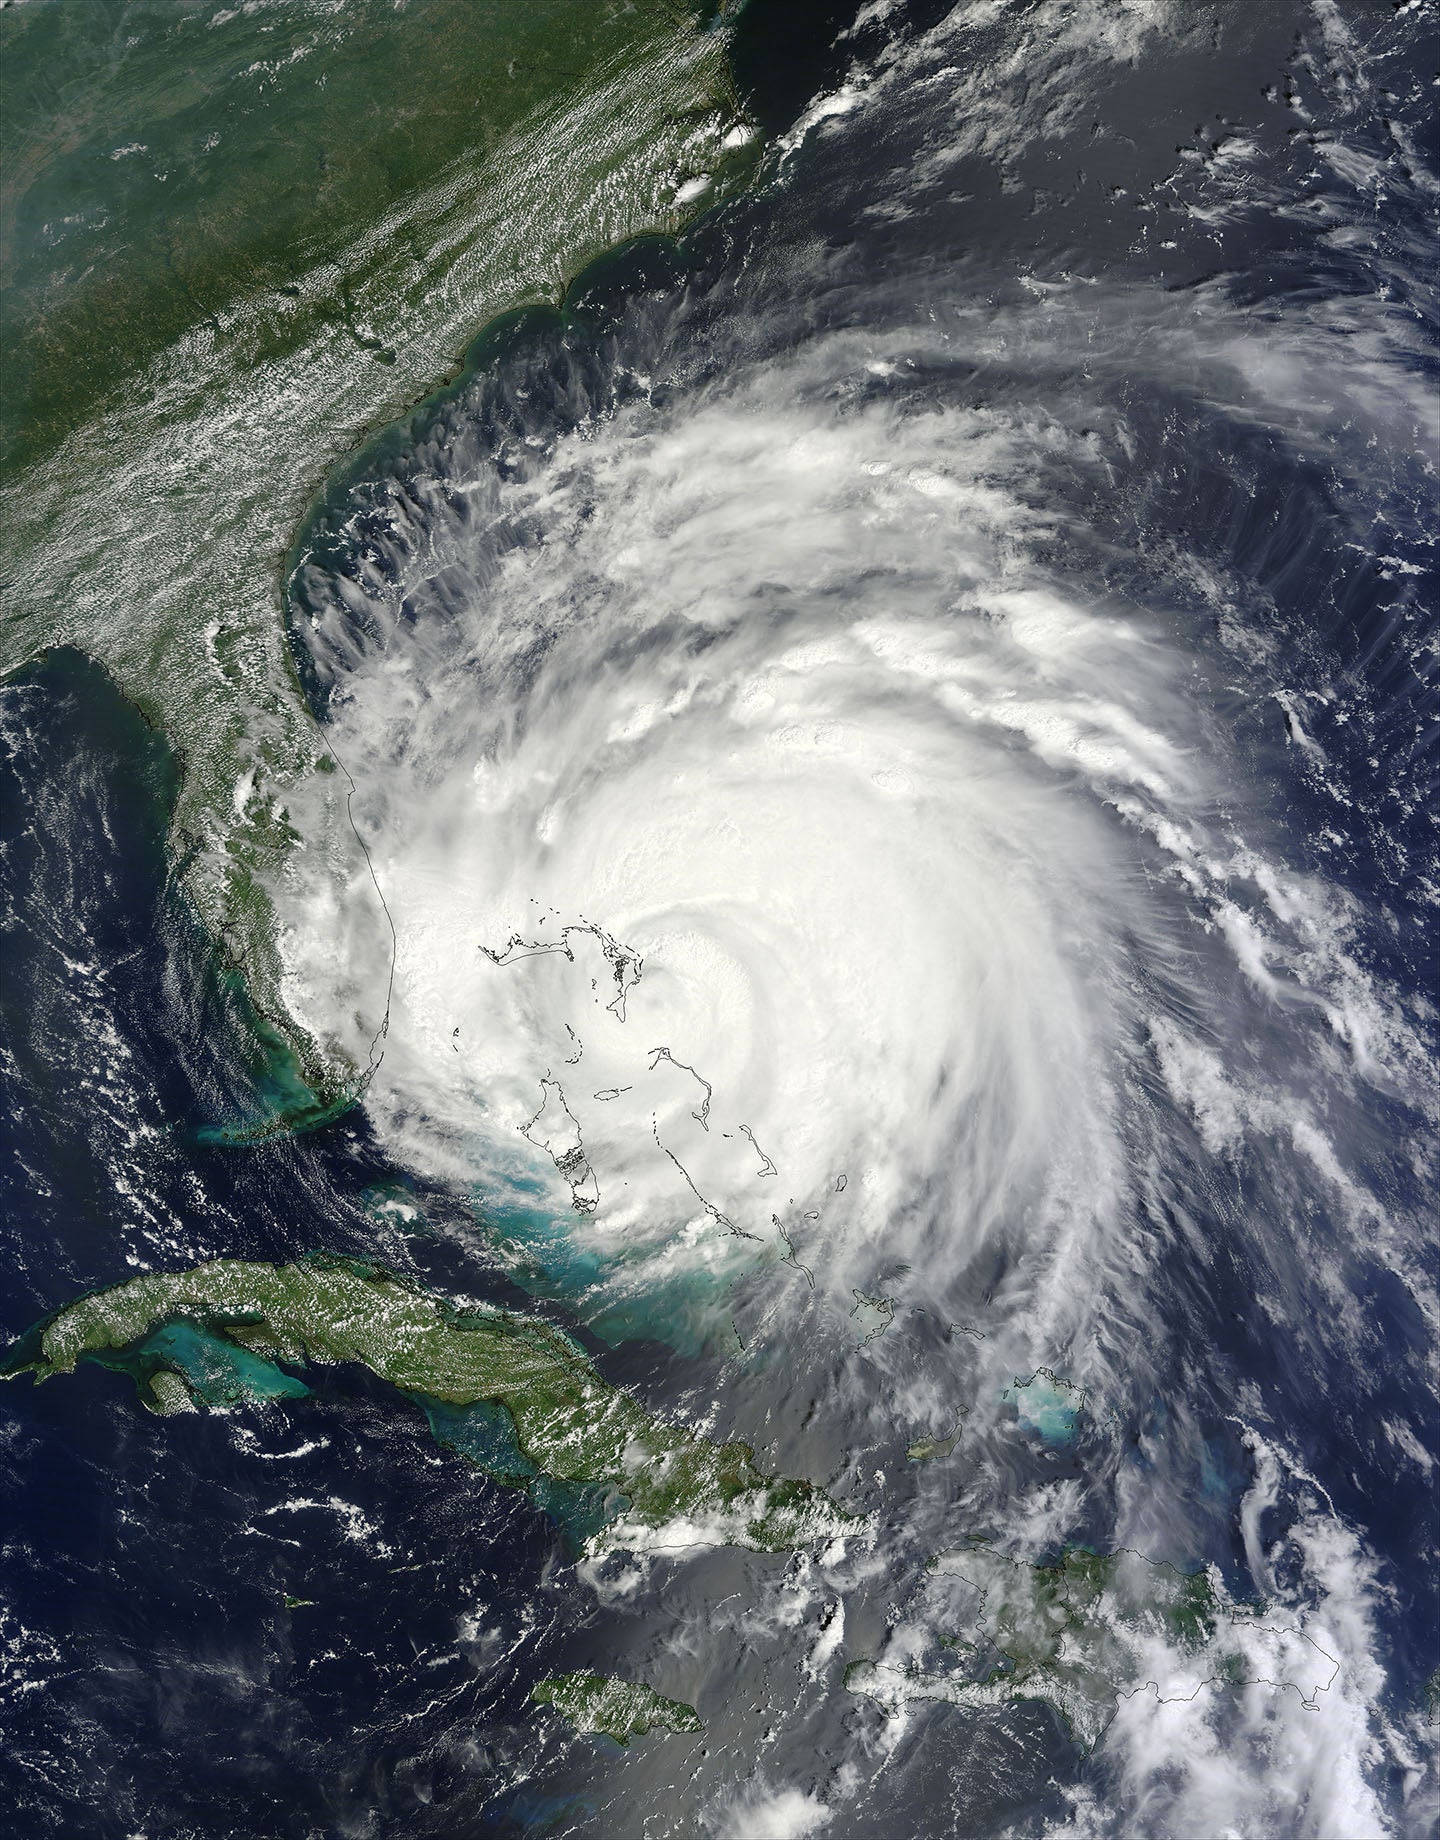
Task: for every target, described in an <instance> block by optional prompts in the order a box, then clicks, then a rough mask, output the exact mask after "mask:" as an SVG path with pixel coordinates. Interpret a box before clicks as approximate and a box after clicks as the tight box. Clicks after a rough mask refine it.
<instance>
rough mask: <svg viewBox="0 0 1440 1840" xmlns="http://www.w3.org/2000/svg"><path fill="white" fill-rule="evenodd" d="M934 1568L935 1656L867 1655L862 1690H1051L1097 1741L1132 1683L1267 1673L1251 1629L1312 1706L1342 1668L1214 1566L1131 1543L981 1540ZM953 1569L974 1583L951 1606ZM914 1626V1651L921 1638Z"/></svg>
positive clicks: (850, 1678)
mask: <svg viewBox="0 0 1440 1840" xmlns="http://www.w3.org/2000/svg"><path fill="white" fill-rule="evenodd" d="M931 1575H932V1586H934V1587H938V1588H939V1590H940V1591H941V1592H942V1593H943V1594H944V1597H945V1601H946V1603H947V1605H949V1606H950V1607H949V1608H948V1609H946V1610H942V1611H941V1612H940V1613H939V1625H938V1633H937V1634H936V1635H935V1638H934V1647H935V1650H936V1651H937V1653H936V1655H935V1659H934V1664H933V1665H931V1664H929V1663H928V1662H922V1661H917V1660H913V1659H909V1658H907V1660H906V1661H905V1662H904V1663H903V1664H890V1663H887V1662H886V1661H884V1659H883V1658H882V1659H880V1660H867V1661H858V1662H855V1663H853V1664H852V1665H851V1666H850V1668H849V1669H848V1670H847V1672H846V1676H845V1684H846V1686H847V1687H848V1688H849V1690H850V1691H851V1692H852V1693H857V1694H861V1695H863V1696H864V1697H866V1698H869V1699H874V1700H878V1701H879V1702H881V1703H882V1704H883V1705H886V1706H888V1707H890V1708H891V1709H898V1708H900V1707H903V1706H904V1705H906V1704H907V1703H908V1702H910V1701H914V1700H945V1701H949V1702H950V1703H952V1704H954V1705H961V1706H974V1707H984V1706H1003V1705H1008V1704H1011V1703H1013V1702H1015V1701H1017V1700H1040V1701H1044V1702H1045V1703H1046V1704H1048V1705H1050V1706H1052V1707H1053V1708H1054V1710H1055V1711H1056V1712H1057V1713H1058V1714H1059V1715H1060V1717H1061V1718H1062V1719H1063V1720H1064V1721H1065V1723H1066V1724H1067V1725H1068V1726H1069V1728H1070V1730H1071V1732H1072V1733H1073V1734H1074V1737H1075V1739H1076V1742H1077V1743H1078V1744H1079V1746H1080V1747H1081V1749H1082V1750H1085V1751H1090V1750H1092V1749H1093V1748H1094V1746H1095V1745H1096V1743H1098V1741H1099V1739H1100V1737H1101V1735H1102V1734H1103V1732H1104V1731H1105V1728H1106V1726H1107V1725H1109V1723H1110V1721H1111V1720H1112V1719H1113V1718H1114V1716H1115V1712H1116V1708H1117V1707H1118V1705H1119V1702H1120V1699H1121V1697H1122V1696H1123V1695H1126V1694H1130V1693H1135V1692H1139V1691H1143V1690H1145V1689H1146V1688H1150V1689H1153V1690H1154V1691H1155V1692H1156V1693H1157V1695H1158V1696H1159V1697H1160V1698H1161V1699H1167V1700H1188V1699H1192V1698H1194V1696H1195V1695H1196V1694H1197V1693H1198V1692H1199V1691H1200V1689H1201V1688H1202V1687H1203V1686H1205V1685H1206V1684H1207V1683H1210V1682H1220V1683H1223V1684H1226V1685H1231V1686H1239V1685H1244V1684H1248V1683H1251V1682H1253V1681H1255V1680H1256V1679H1257V1678H1259V1676H1257V1674H1256V1670H1255V1666H1254V1662H1253V1660H1252V1658H1251V1653H1250V1650H1249V1648H1247V1642H1250V1643H1252V1644H1253V1641H1254V1639H1255V1637H1256V1635H1257V1632H1258V1634H1259V1636H1260V1637H1261V1638H1263V1641H1264V1643H1265V1645H1266V1646H1267V1647H1268V1649H1269V1650H1270V1651H1271V1652H1272V1654H1273V1656H1274V1660H1275V1666H1276V1669H1277V1672H1276V1674H1275V1676H1274V1677H1273V1678H1270V1677H1268V1676H1267V1677H1266V1678H1267V1679H1268V1684H1270V1685H1273V1686H1286V1687H1293V1688H1295V1690H1296V1691H1298V1692H1299V1693H1300V1695H1301V1698H1302V1699H1303V1700H1304V1702H1305V1704H1306V1705H1307V1706H1308V1705H1313V1703H1314V1696H1315V1694H1316V1693H1319V1692H1323V1691H1324V1690H1325V1689H1326V1688H1327V1687H1328V1686H1329V1685H1330V1683H1331V1682H1332V1681H1333V1679H1334V1678H1335V1674H1336V1672H1337V1671H1338V1668H1337V1664H1336V1663H1335V1662H1334V1660H1333V1659H1332V1658H1331V1657H1330V1656H1328V1655H1326V1654H1325V1653H1324V1652H1323V1650H1321V1649H1320V1648H1318V1647H1317V1646H1316V1645H1315V1644H1314V1643H1313V1642H1311V1641H1310V1640H1309V1638H1308V1637H1306V1636H1304V1635H1302V1634H1301V1633H1300V1632H1299V1631H1298V1630H1294V1629H1290V1628H1287V1627H1284V1626H1281V1625H1275V1626H1272V1625H1270V1624H1268V1623H1266V1622H1264V1621H1263V1620H1262V1616H1261V1614H1260V1613H1259V1612H1258V1610H1257V1607H1256V1606H1253V1605H1235V1604H1233V1603H1231V1602H1229V1601H1228V1600H1227V1599H1225V1598H1224V1597H1223V1595H1222V1593H1221V1592H1220V1591H1219V1590H1218V1589H1217V1587H1216V1582H1215V1581H1214V1580H1213V1579H1212V1578H1211V1576H1210V1574H1209V1573H1207V1572H1203V1571H1202V1572H1184V1571H1180V1570H1178V1569H1177V1568H1176V1567H1174V1566H1171V1565H1165V1564H1162V1563H1157V1562H1156V1561H1153V1560H1150V1559H1146V1558H1145V1557H1143V1555H1141V1554H1140V1553H1136V1552H1132V1551H1128V1550H1127V1551H1121V1552H1117V1553H1095V1552H1090V1551H1087V1550H1085V1549H1083V1548H1074V1549H1072V1550H1070V1551H1069V1552H1067V1553H1065V1554H1064V1556H1063V1557H1062V1558H1061V1559H1060V1560H1059V1561H1058V1563H1056V1564H1054V1565H1029V1564H1026V1563H1024V1562H1023V1561H1020V1560H1015V1559H1009V1558H1006V1557H1005V1556H1004V1555H1003V1554H1001V1553H998V1552H996V1551H995V1550H994V1549H993V1548H992V1547H989V1546H985V1545H983V1544H980V1543H976V1544H973V1545H971V1546H968V1547H966V1548H963V1549H960V1550H957V1551H954V1552H947V1553H942V1554H940V1555H939V1556H938V1557H937V1558H936V1559H934V1560H933V1561H932V1562H931ZM955 1582H958V1583H959V1584H961V1585H962V1586H963V1585H968V1586H970V1587H971V1591H970V1602H969V1606H968V1610H967V1609H965V1608H961V1609H959V1610H958V1611H957V1610H956V1609H955V1608H954V1607H953V1593H952V1592H951V1590H950V1588H949V1587H950V1586H951V1585H952V1584H953V1583H955ZM947 1617H949V1618H954V1621H953V1622H951V1625H950V1627H949V1628H946V1627H945V1626H944V1625H945V1622H946V1620H947ZM906 1640H907V1643H908V1644H909V1646H908V1647H907V1650H906V1652H907V1657H908V1656H909V1655H910V1654H912V1653H913V1640H912V1639H911V1638H910V1637H908V1636H907V1638H906ZM1157 1672H1158V1673H1159V1674H1160V1676H1161V1677H1160V1678H1157V1677H1156V1676H1157Z"/></svg>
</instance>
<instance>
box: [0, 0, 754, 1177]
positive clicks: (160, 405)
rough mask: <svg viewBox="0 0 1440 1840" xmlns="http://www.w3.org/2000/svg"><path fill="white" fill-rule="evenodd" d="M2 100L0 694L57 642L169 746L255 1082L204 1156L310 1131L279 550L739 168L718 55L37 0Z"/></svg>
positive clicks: (589, 4) (211, 933) (317, 742)
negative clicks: (389, 433) (598, 265)
mask: <svg viewBox="0 0 1440 1840" xmlns="http://www.w3.org/2000/svg"><path fill="white" fill-rule="evenodd" d="M0 87H3V102H4V107H3V110H0V159H3V164H4V174H5V178H4V189H3V196H0V286H3V290H4V302H5V328H6V361H5V365H4V367H3V378H0V413H3V424H4V426H3V472H0V527H3V530H4V546H5V552H6V554H5V566H4V574H5V576H6V578H7V582H6V585H7V589H8V594H7V618H6V622H5V626H4V629H3V638H0V671H3V672H10V671H13V670H15V669H17V668H20V667H22V666H24V665H25V664H26V663H28V662H29V661H31V660H33V659H34V658H36V657H37V656H39V655H40V654H42V653H44V652H46V651H47V650H49V649H50V648H53V647H55V646H58V645H70V646H73V647H75V648H77V649H79V650H81V651H83V652H85V653H86V654H88V655H89V656H91V657H92V658H94V659H96V660H97V661H98V662H99V663H100V664H101V665H102V666H103V667H104V669H105V670H106V672H107V673H108V674H109V676H110V677H111V679H112V680H113V681H114V683H115V684H116V686H117V687H118V688H119V690H120V691H121V692H122V693H123V694H124V695H125V696H126V697H127V698H129V699H130V701H131V702H132V703H134V704H135V705H136V706H137V707H138V708H139V709H140V710H141V711H142V713H143V714H144V715H145V717H146V718H147V720H149V721H150V722H151V723H153V724H154V725H155V726H156V727H158V728H159V729H160V730H161V731H162V732H163V733H164V735H165V736H166V738H167V740H168V741H169V742H170V744H171V746H172V747H173V748H174V750H175V751H176V753H177V755H178V757H179V759H180V762H181V766H182V783H181V786H180V789H179V794H178V801H177V805H176V809H175V811H174V815H173V820H172V825H171V833H170V849H171V858H172V862H173V864H174V867H175V869H176V871H177V873H178V877H179V881H180V885H181V886H182V887H183V889H184V891H185V893H186V895H187V896H188V899H189V901H190V904H191V906H192V907H193V909H194V911H195V913H196V915H197V916H198V918H199V919H200V921H201V923H202V925H203V927H204V929H205V931H206V933H207V935H208V937H209V938H210V939H211V940H212V941H213V942H214V944H215V946H216V948H217V950H218V951H219V952H220V953H221V954H222V958H223V960H224V962H225V963H227V964H228V965H229V966H231V967H232V968H233V969H234V970H235V972H236V973H237V975H240V976H243V978H244V980H245V984H246V986H247V989H248V992H249V995H250V997H251V999H252V1001H253V1004H254V1006H255V1009H256V1011H257V1012H258V1016H259V1020H260V1025H261V1032H262V1036H263V1037H264V1039H265V1042H266V1047H267V1051H268V1052H269V1054H270V1055H271V1057H272V1059H273V1061H274V1064H275V1070H276V1071H275V1075H274V1081H273V1084H274V1095H273V1096H274V1117H273V1120H272V1121H271V1122H270V1125H269V1126H267V1121H266V1120H263V1119H262V1120H260V1121H259V1122H258V1123H257V1124H256V1126H255V1128H254V1129H246V1128H243V1127H232V1128H231V1130H230V1132H229V1133H228V1135H229V1137H230V1138H231V1139H232V1140H245V1139H247V1138H249V1137H253V1136H255V1135H263V1134H264V1131H265V1130H266V1129H267V1128H274V1127H276V1126H278V1127H279V1128H287V1127H289V1126H293V1125H300V1124H315V1123H318V1122H321V1121H323V1120H324V1119H326V1118H328V1117H333V1116H334V1115H335V1114H336V1113H337V1112H338V1111H340V1110H342V1109H343V1108H344V1107H345V1106H346V1105H347V1104H349V1103H350V1102H351V1101H352V1100H353V1099H354V1098H355V1097H356V1096H357V1095H358V1093H359V1092H360V1091H361V1090H363V1085H364V1081H365V1078H366V1075H367V1071H368V1069H367V1067H366V1066H365V1065H360V1064H357V1063H356V1060H355V1056H354V1054H353V1052H350V1051H347V1049H346V1048H345V1047H344V1046H343V1045H342V1043H341V1042H340V1040H339V1039H338V1037H337V1038H335V1039H331V1038H328V1037H325V1038H322V1036H321V1035H320V1034H317V1033H316V1032H315V1031H314V1030H311V1031H309V1032H307V1030H306V1029H304V1028H302V1027H301V1025H300V1024H299V1023H298V1022H296V1021H295V1019H294V1017H293V1015H292V1008H293V1005H290V1004H287V1001H286V997H285V992H284V989H283V964H282V959H281V954H280V949H279V942H278V938H277V921H276V914H275V899H276V891H277V889H278V888H279V886H280V885H281V883H282V880H283V877H284V876H285V874H286V873H287V870H288V868H289V867H290V865H291V863H292V855H293V851H294V846H295V844H296V842H297V829H298V827H299V826H300V825H302V824H303V826H304V828H305V837H304V842H305V846H306V860H307V863H308V864H310V865H316V864H323V865H324V866H325V870H326V872H327V873H329V874H331V875H332V876H333V878H334V885H335V887H336V888H337V889H340V890H348V891H350V892H349V894H348V898H349V899H352V900H354V899H359V898H361V896H360V895H359V894H356V893H355V892H354V890H355V889H356V888H357V887H358V888H361V889H363V888H364V886H365V868H366V866H365V864H364V861H363V857H362V853H361V851H360V845H359V841H358V839H357V838H356V836H355V834H354V833H353V831H352V830H351V828H350V824H349V813H348V805H347V793H348V790H349V787H348V782H347V780H346V778H345V776H344V774H343V773H340V772H336V771H335V770H334V768H335V762H334V761H333V759H332V758H331V757H330V756H329V754H328V751H327V748H326V746H325V743H324V741H323V738H322V737H321V735H320V734H319V732H318V730H317V729H316V726H315V724H314V722H313V721H312V720H311V718H310V715H309V712H308V710H307V708H306V705H305V702H304V699H303V696H302V694H301V691H300V686H299V682H298V679H297V676H296V672H295V668H294V663H293V660H292V658H291V655H290V652H289V649H288V646H287V643H286V639H285V633H284V621H283V600H284V580H285V575H286V570H287V565H288V558H289V557H290V554H291V551H292V547H293V545H294V542H295V539H296V535H297V532H298V530H299V528H300V527H301V525H302V523H303V521H304V518H305V515H306V511H307V507H308V506H309V505H310V504H311V502H312V501H313V499H314V498H315V496H316V494H317V492H318V491H319V489H320V487H321V486H322V484H323V482H324V481H325V479H326V477H327V476H328V475H329V474H330V473H331V472H332V471H333V469H334V468H335V467H336V465H337V464H338V463H339V462H341V461H342V460H344V459H345V457H346V456H348V455H352V454H353V453H354V452H355V451H356V450H357V448H358V447H360V446H361V445H362V444H363V443H364V442H365V441H366V440H367V439H368V438H369V437H370V436H371V435H373V434H374V433H375V432H376V431H377V430H379V429H381V428H383V427H384V426H386V425H387V424H391V423H393V422H394V421H395V420H396V418H398V417H400V416H401V415H403V414H404V413H405V412H406V411H407V410H408V409H409V408H410V407H411V406H413V405H414V404H416V403H417V402H418V401H419V400H420V399H422V398H423V397H425V396H426V394H427V393H429V392H433V391H434V390H436V388H437V387H438V386H440V385H441V384H443V383H444V382H445V381H446V380H447V379H449V378H451V377H453V376H454V375H455V374H456V372H457V369H458V368H459V366H460V363H461V360H462V358H463V356H464V354H465V352H466V350H467V347H468V346H469V345H470V343H471V341H472V340H473V339H474V338H475V336H476V334H477V333H478V332H479V331H480V329H481V328H482V327H484V326H486V325H487V324H489V323H491V322H492V321H493V320H495V319H496V317H497V316H499V315H502V314H506V313H509V312H512V311H514V310H516V309H520V308H523V307H529V306H536V305H549V306H552V307H553V306H554V305H556V304H557V303H558V302H560V301H561V300H562V298H563V296H564V293H565V290H566V287H567V284H568V283H569V281H570V280H571V279H572V278H573V277H574V276H576V275H577V274H578V273H579V272H580V271H581V270H582V269H583V268H584V267H585V266H586V265H587V264H588V263H589V262H591V261H593V260H594V259H595V258H596V257H597V256H599V255H600V254H601V253H602V252H604V251H606V250H609V249H611V248H613V247H614V246H615V245H617V244H619V243H622V242H624V241H625V240H627V239H629V238H632V237H634V236H636V235H639V234H641V233H644V232H649V231H660V232H673V231H675V230H677V229H678V228H679V227H680V226H681V225H682V224H683V223H684V222H685V221H686V220H687V218H688V217H689V216H691V215H693V214H694V212H695V211H697V210H698V209H701V208H703V207H704V206H705V205H706V204H708V203H710V202H712V201H713V200H714V199H715V198H716V197H717V196H719V195H720V194H721V193H722V192H723V191H724V190H725V189H726V188H727V187H728V186H731V185H734V184H737V183H739V182H740V181H741V180H742V179H743V177H744V176H745V174H746V172H747V171H748V169H749V164H748V163H749V162H750V161H751V160H752V159H753V142H751V140H750V138H749V137H748V134H747V130H746V128H745V125H744V124H743V122H742V121H741V119H740V111H739V107H738V104H737V101H736V98H735V94H734V89H733V85H732V80H731V72H730V67H729V63H728V59H727V38H726V32H725V30H724V29H723V28H722V27H721V26H720V25H719V24H718V23H716V22H715V21H713V20H707V19H706V18H705V17H703V16H702V12H701V11H698V10H692V9H690V8H687V7H685V6H683V5H678V4H676V3H675V0H528V3H527V4H526V5H524V6H519V5H509V4H500V3H499V0H406V3H405V4H397V0H348V3H347V4H346V5H344V6H338V7H337V6H334V5H329V4H317V3H316V0H265V3H264V4H246V5H243V6H242V5H238V4H237V5H234V6H230V7H225V6H219V5H216V6H213V7H204V8H201V7H186V8H179V7H176V6H174V5H171V4H168V0H150V3H149V4H147V3H146V0H85V3H84V4H82V5H66V4H62V3H61V0H35V3H34V4H29V5H25V6H21V7H8V8H3V9H0ZM302 791H303V792H304V793H305V796H306V798H307V801H308V802H307V805H306V808H305V810H304V812H303V814H302V813H301V811H300V809H299V806H298V804H297V799H298V797H299V796H300V794H301V792H302ZM347 998H348V993H347ZM364 999H365V1005H366V1008H365V1018H366V1021H367V1023H369V1024H370V1026H371V1027H373V1030H374V1032H375V1034H376V1035H377V1036H378V1033H379V1030H380V1028H381V1027H382V1025H383V1020H384V1006H385V992H384V991H383V990H378V991H367V992H366V993H364Z"/></svg>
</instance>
